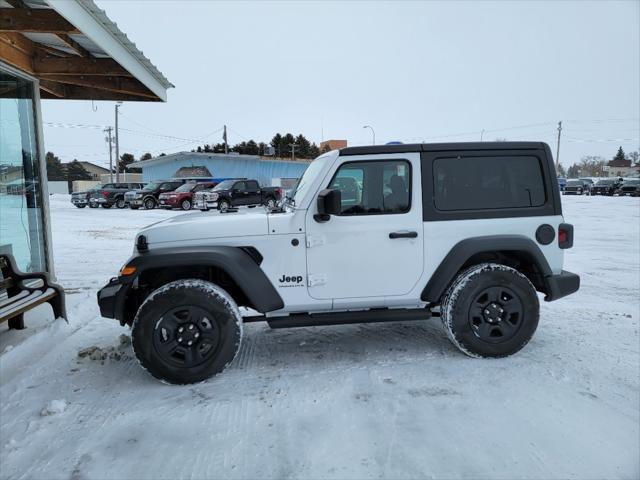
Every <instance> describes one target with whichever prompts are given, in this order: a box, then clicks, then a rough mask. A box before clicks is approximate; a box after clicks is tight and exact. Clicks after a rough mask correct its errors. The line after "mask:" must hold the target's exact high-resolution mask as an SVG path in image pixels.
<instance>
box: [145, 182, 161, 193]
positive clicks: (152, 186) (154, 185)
mask: <svg viewBox="0 0 640 480" xmlns="http://www.w3.org/2000/svg"><path fill="white" fill-rule="evenodd" d="M159 186H160V184H159V183H154V182H151V183H148V184H147V185H145V187H144V188H143V189H142V190H145V191H150V190H155V189H156V188H158V187H159Z"/></svg>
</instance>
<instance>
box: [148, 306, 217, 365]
mask: <svg viewBox="0 0 640 480" xmlns="http://www.w3.org/2000/svg"><path fill="white" fill-rule="evenodd" d="M211 317H212V316H211V315H210V314H209V313H208V312H206V311H205V310H203V309H202V308H200V307H196V306H193V305H187V306H180V307H177V308H174V309H173V310H171V311H169V312H167V313H166V314H164V315H163V316H162V318H161V319H160V321H159V322H158V324H157V325H156V328H155V331H154V335H153V346H154V348H155V349H156V352H157V354H158V355H159V356H160V357H162V359H163V360H164V362H166V363H168V364H170V365H173V366H176V367H181V368H194V367H197V366H199V365H202V364H203V363H205V362H206V361H207V360H209V359H210V358H211V357H213V356H214V355H215V353H216V349H217V348H218V345H219V343H220V330H219V329H218V326H217V323H216V322H215V320H213V319H212V318H211Z"/></svg>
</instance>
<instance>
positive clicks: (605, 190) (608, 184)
mask: <svg viewBox="0 0 640 480" xmlns="http://www.w3.org/2000/svg"><path fill="white" fill-rule="evenodd" d="M620 185H622V179H618V178H603V179H602V180H598V181H597V182H596V184H595V185H594V186H593V188H592V189H591V195H609V196H612V195H613V194H614V193H616V190H618V188H620Z"/></svg>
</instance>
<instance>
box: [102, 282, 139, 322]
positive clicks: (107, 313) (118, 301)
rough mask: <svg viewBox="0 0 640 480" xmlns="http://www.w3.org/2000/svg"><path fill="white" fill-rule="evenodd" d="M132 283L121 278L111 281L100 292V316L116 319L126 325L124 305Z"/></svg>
mask: <svg viewBox="0 0 640 480" xmlns="http://www.w3.org/2000/svg"><path fill="white" fill-rule="evenodd" d="M130 286H131V285H130V283H128V282H127V283H125V282H123V281H122V280H121V278H120V277H114V278H112V279H111V280H109V283H107V284H106V285H105V286H104V287H102V288H101V289H100V290H98V306H99V307H100V315H101V316H103V317H105V318H114V319H116V320H119V321H120V324H121V325H124V324H125V318H124V305H125V300H126V296H127V291H128V290H129V287H130Z"/></svg>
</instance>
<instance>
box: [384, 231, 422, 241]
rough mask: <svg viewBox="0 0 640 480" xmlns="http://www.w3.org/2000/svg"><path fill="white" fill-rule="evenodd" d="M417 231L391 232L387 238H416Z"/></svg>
mask: <svg viewBox="0 0 640 480" xmlns="http://www.w3.org/2000/svg"><path fill="white" fill-rule="evenodd" d="M417 237H418V232H391V233H390V234H389V238H390V239H392V240H395V239H396V238H417Z"/></svg>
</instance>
